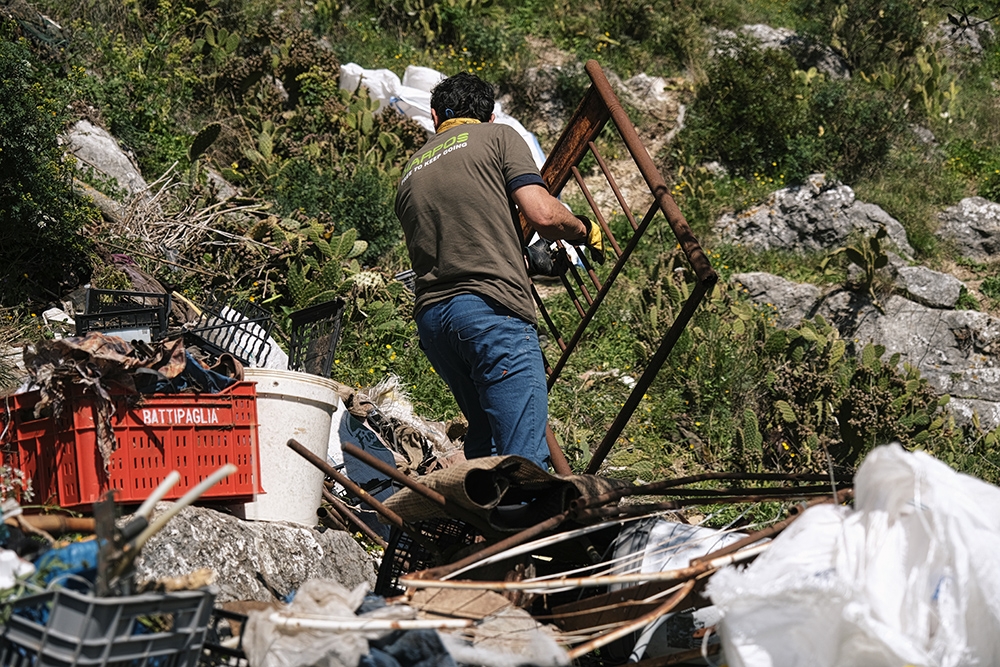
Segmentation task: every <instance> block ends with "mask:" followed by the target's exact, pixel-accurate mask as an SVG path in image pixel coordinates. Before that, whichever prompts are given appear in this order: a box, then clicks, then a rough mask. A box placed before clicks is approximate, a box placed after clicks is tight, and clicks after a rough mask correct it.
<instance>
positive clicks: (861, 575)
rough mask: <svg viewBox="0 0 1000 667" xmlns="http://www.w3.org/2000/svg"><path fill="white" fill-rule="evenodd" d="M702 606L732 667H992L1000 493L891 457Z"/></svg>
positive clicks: (806, 517) (894, 450)
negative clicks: (849, 497) (847, 502)
mask: <svg viewBox="0 0 1000 667" xmlns="http://www.w3.org/2000/svg"><path fill="white" fill-rule="evenodd" d="M855 493H856V500H855V507H854V509H853V510H851V509H848V508H845V507H836V506H832V505H821V506H817V507H813V508H811V509H809V510H807V511H806V512H805V513H804V514H803V515H802V516H801V517H800V518H799V519H798V520H797V521H796V522H795V523H794V524H792V525H791V526H789V528H788V529H787V530H785V531H784V532H783V533H782V534H781V535H780V536H779V537H778V538H776V539H775V540H774V542H773V543H772V545H771V548H770V549H769V550H768V551H767V552H766V553H764V554H763V555H762V556H761V557H760V558H758V559H757V560H756V561H755V562H754V563H753V564H752V565H750V566H749V567H747V568H746V569H744V570H740V569H737V568H734V567H730V568H727V569H725V570H722V571H720V572H718V573H717V574H716V575H715V576H713V578H712V579H711V581H710V582H709V585H708V595H709V596H710V597H711V599H712V601H713V602H714V603H715V604H716V605H717V606H718V607H719V608H720V609H721V610H722V612H723V620H722V622H721V624H720V626H719V629H720V633H721V636H722V643H723V649H724V651H725V656H726V659H727V661H728V664H729V665H730V666H731V667H765V666H767V667H770V666H772V665H789V666H795V665H803V666H805V665H808V666H809V667H848V666H853V665H866V666H867V667H879V666H881V665H885V666H887V667H888V666H890V665H892V666H894V667H898V666H899V665H914V666H917V667H921V666H928V667H929V666H932V665H933V666H941V667H953V666H958V665H974V664H975V665H996V664H1000V514H998V513H997V511H996V508H997V507H1000V489H998V488H997V487H995V486H992V485H990V484H987V483H985V482H983V481H981V480H978V479H976V478H974V477H970V476H967V475H963V474H960V473H957V472H955V471H954V470H952V469H951V468H949V467H948V466H946V465H945V464H944V463H941V462H940V461H938V460H936V459H934V458H933V457H931V456H929V455H928V454H925V453H923V452H906V451H905V450H903V448H902V447H900V446H899V445H897V444H893V445H886V446H883V447H879V448H877V449H875V450H874V451H872V452H871V453H870V454H869V455H868V457H867V458H866V459H865V461H864V462H863V463H862V465H861V467H860V469H859V470H858V473H857V475H856V477H855Z"/></svg>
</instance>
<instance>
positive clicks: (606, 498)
mask: <svg viewBox="0 0 1000 667" xmlns="http://www.w3.org/2000/svg"><path fill="white" fill-rule="evenodd" d="M828 479H830V476H829V475H800V474H789V473H775V472H762V473H761V472H707V473H702V474H700V475H690V476H688V477H678V478H675V479H664V480H660V481H659V482H652V483H650V484H640V485H638V486H627V487H625V488H622V489H616V490H614V491H609V492H608V493H604V494H601V495H599V496H591V497H590V498H578V499H576V500H573V501H571V502H570V508H571V509H586V508H588V507H599V506H601V505H606V504H608V503H610V502H617V501H619V500H621V499H622V498H624V497H626V496H652V495H659V494H661V493H662V492H663V491H665V490H666V489H673V488H676V487H678V486H687V485H688V484H697V483H699V482H710V481H717V480H727V481H746V482H824V481H827V480H828ZM851 479H852V478H851V477H840V478H838V479H837V480H836V481H837V482H838V483H845V484H849V483H850V482H851Z"/></svg>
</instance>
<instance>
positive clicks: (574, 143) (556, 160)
mask: <svg viewBox="0 0 1000 667" xmlns="http://www.w3.org/2000/svg"><path fill="white" fill-rule="evenodd" d="M601 76H602V77H603V76H604V75H603V73H602V74H601ZM593 78H594V77H593V75H591V80H593ZM612 94H613V93H612ZM609 118H611V114H610V112H609V110H608V105H607V104H606V103H605V102H604V100H603V99H602V96H601V93H600V91H599V90H598V89H597V88H596V87H595V86H591V87H590V88H589V89H588V90H587V93H586V95H584V97H583V99H582V100H581V101H580V106H578V107H577V108H576V111H574V112H573V117H572V118H570V120H569V123H568V124H567V125H566V129H565V130H563V133H562V135H560V137H559V140H558V141H556V145H555V146H554V147H553V149H552V152H551V153H549V158H548V159H547V160H546V161H545V164H544V165H542V170H541V173H542V179H544V181H545V182H546V184H548V186H549V192H551V193H552V194H553V195H558V194H559V193H560V192H561V191H562V189H563V187H564V186H565V185H566V182H567V181H569V178H570V174H571V172H570V169H571V168H572V167H573V165H575V164H578V163H579V162H580V160H582V159H583V156H584V155H586V154H587V144H588V143H589V142H591V141H593V140H594V139H596V138H597V136H598V135H599V134H600V133H601V130H603V129H604V126H605V124H607V122H608V119H609ZM528 238H529V236H525V239H528Z"/></svg>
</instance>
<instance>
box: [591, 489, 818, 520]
mask: <svg viewBox="0 0 1000 667" xmlns="http://www.w3.org/2000/svg"><path fill="white" fill-rule="evenodd" d="M790 491H791V492H790V493H762V494H757V495H739V496H707V497H706V496H699V497H695V498H681V499H679V500H665V501H663V502H661V503H649V504H642V505H615V506H613V507H595V508H592V509H585V510H580V511H578V512H575V513H574V514H573V519H574V520H575V521H580V522H588V523H589V522H591V521H598V520H599V521H603V520H605V519H608V518H620V517H628V516H643V515H644V514H656V513H658V512H667V511H670V510H678V509H681V508H683V507H690V506H691V505H734V504H737V503H763V502H768V501H788V500H792V499H795V498H814V497H816V496H820V497H823V498H828V497H829V494H830V489H829V488H823V489H820V490H819V491H815V490H814V491H811V492H796V491H797V490H796V489H790Z"/></svg>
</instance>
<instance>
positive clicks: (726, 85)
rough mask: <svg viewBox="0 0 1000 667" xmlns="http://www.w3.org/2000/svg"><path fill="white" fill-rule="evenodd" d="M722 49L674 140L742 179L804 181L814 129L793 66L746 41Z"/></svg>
mask: <svg viewBox="0 0 1000 667" xmlns="http://www.w3.org/2000/svg"><path fill="white" fill-rule="evenodd" d="M726 48H727V50H726V51H725V52H724V53H722V54H720V55H719V56H718V57H717V58H716V60H715V61H713V63H712V64H711V65H710V66H709V68H708V82H707V83H706V84H705V85H704V86H703V87H702V88H701V89H700V90H699V91H698V95H697V98H696V99H695V101H694V103H693V104H692V106H691V109H690V114H689V118H688V124H687V126H686V127H685V128H684V130H683V131H682V132H681V134H680V136H679V137H678V141H679V143H680V146H681V147H682V150H683V151H684V152H685V153H688V154H693V155H698V156H701V157H703V158H704V159H706V160H708V159H718V160H720V161H722V162H723V163H724V164H725V165H726V166H727V167H729V169H730V170H731V171H732V172H734V173H735V174H737V175H739V176H742V177H744V178H751V177H752V176H753V174H754V173H755V172H764V173H767V174H773V175H778V174H782V173H785V174H787V175H788V177H789V178H790V179H795V178H798V177H801V176H804V175H807V173H808V163H810V162H814V161H815V160H813V159H808V158H806V155H804V154H803V153H805V154H807V153H808V151H809V147H810V144H811V143H812V142H811V137H812V136H815V134H816V128H807V123H808V120H809V108H808V106H807V104H806V103H805V102H804V100H803V90H802V88H803V86H802V85H801V84H800V83H799V82H798V80H797V79H794V78H792V76H791V73H792V72H793V71H794V70H795V61H794V60H793V59H792V57H791V56H789V55H788V54H787V53H785V52H784V51H780V50H778V49H767V50H760V49H758V48H757V47H756V43H755V42H753V41H752V40H749V39H743V38H739V39H737V40H734V41H733V42H731V43H729V45H728V46H727V47H726ZM804 158H805V159H804ZM786 169H794V171H793V172H792V173H791V174H789V173H788V172H787V171H785V170H786Z"/></svg>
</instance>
